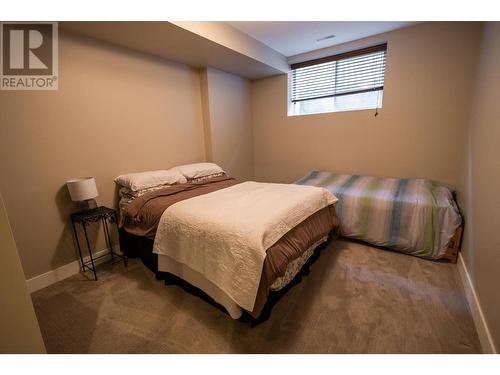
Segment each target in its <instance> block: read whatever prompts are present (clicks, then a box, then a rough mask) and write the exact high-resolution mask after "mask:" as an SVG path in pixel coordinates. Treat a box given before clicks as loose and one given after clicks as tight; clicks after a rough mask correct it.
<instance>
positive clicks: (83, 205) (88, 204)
mask: <svg viewBox="0 0 500 375" xmlns="http://www.w3.org/2000/svg"><path fill="white" fill-rule="evenodd" d="M94 208H97V202H96V200H95V199H86V200H84V201H80V210H81V211H90V210H93V209H94Z"/></svg>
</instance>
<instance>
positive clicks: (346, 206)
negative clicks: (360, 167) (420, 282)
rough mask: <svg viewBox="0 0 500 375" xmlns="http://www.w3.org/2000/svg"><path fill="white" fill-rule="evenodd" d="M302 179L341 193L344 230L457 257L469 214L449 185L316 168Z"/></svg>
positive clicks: (422, 252)
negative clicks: (326, 170)
mask: <svg viewBox="0 0 500 375" xmlns="http://www.w3.org/2000/svg"><path fill="white" fill-rule="evenodd" d="M296 183H297V184H299V185H309V186H319V187H324V188H326V189H328V190H329V191H330V192H332V193H333V194H335V196H336V197H337V198H338V199H339V201H338V204H337V206H336V212H337V216H338V218H339V220H340V234H341V235H342V236H345V237H349V238H353V239H357V240H361V241H365V242H368V243H370V244H373V245H376V246H381V247H384V248H389V249H392V250H397V251H400V252H404V253H408V254H411V255H414V256H418V257H422V258H427V259H442V258H444V259H448V260H450V261H452V262H455V263H456V261H457V255H458V251H459V248H460V242H461V236H462V229H463V220H462V216H461V214H460V210H459V208H458V205H457V204H456V201H455V199H454V193H453V191H452V190H451V189H450V188H448V187H447V186H445V185H442V184H439V183H437V182H434V181H430V180H426V179H396V178H377V177H371V176H359V175H348V174H336V173H333V172H324V171H323V172H321V171H313V172H310V173H309V174H307V175H306V176H304V177H303V178H301V179H300V180H298V181H297V182H296Z"/></svg>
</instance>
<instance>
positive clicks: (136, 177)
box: [115, 169, 187, 191]
mask: <svg viewBox="0 0 500 375" xmlns="http://www.w3.org/2000/svg"><path fill="white" fill-rule="evenodd" d="M115 182H116V183H117V184H118V185H121V186H123V187H126V188H128V189H129V190H131V191H138V190H143V189H149V188H152V187H155V186H160V185H173V184H183V183H185V182H187V181H186V178H185V177H184V176H183V175H182V174H181V173H180V172H179V171H176V170H173V169H169V170H158V171H148V172H140V173H129V174H122V175H121V176H118V177H116V178H115Z"/></svg>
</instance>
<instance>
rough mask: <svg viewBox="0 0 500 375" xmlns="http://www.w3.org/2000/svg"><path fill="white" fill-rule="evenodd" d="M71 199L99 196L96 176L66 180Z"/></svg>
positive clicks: (82, 199)
mask: <svg viewBox="0 0 500 375" xmlns="http://www.w3.org/2000/svg"><path fill="white" fill-rule="evenodd" d="M66 185H67V186H68V190H69V195H70V196H71V200H72V201H75V202H78V201H85V200H87V199H93V198H95V197H97V196H98V193H97V186H96V184H95V178H94V177H79V178H73V179H71V180H69V181H66Z"/></svg>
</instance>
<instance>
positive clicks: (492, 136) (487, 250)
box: [461, 22, 500, 350]
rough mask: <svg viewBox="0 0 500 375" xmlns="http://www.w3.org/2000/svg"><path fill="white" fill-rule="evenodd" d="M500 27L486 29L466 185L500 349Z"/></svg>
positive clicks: (478, 278)
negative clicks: (499, 232) (498, 232)
mask: <svg viewBox="0 0 500 375" xmlns="http://www.w3.org/2000/svg"><path fill="white" fill-rule="evenodd" d="M499 40H500V22H488V23H486V26H485V30H484V36H483V42H482V49H481V55H480V56H481V57H480V64H479V69H478V74H477V84H476V88H475V90H474V101H473V107H472V111H471V116H470V121H469V124H468V125H469V128H468V131H469V137H468V140H469V142H468V149H467V152H465V156H466V158H465V165H464V168H463V169H464V171H465V172H466V173H465V174H464V176H463V177H464V179H463V185H462V191H463V192H464V193H465V194H462V195H461V196H462V197H465V199H463V204H462V206H463V209H464V211H465V212H464V214H465V219H466V226H465V236H464V241H463V246H462V256H463V260H464V263H465V266H466V268H467V270H468V272H469V275H470V277H471V279H472V283H473V285H474V289H475V291H476V294H477V297H478V299H479V302H480V305H481V309H482V311H483V314H484V318H485V320H486V324H487V326H488V328H489V331H490V334H491V340H492V341H493V343H494V346H495V347H496V348H497V350H498V349H499V348H500V321H499V319H498V317H499V316H500V298H499V297H498V274H499V273H500V239H499V237H498V234H497V231H498V227H499V222H500V220H499V219H498V213H499V212H500V200H499V199H498V192H499V191H500V174H499V171H500V159H499V157H498V145H499V144H500V107H499V106H498V98H500V63H499V62H500V44H499V43H498V41H499Z"/></svg>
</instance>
